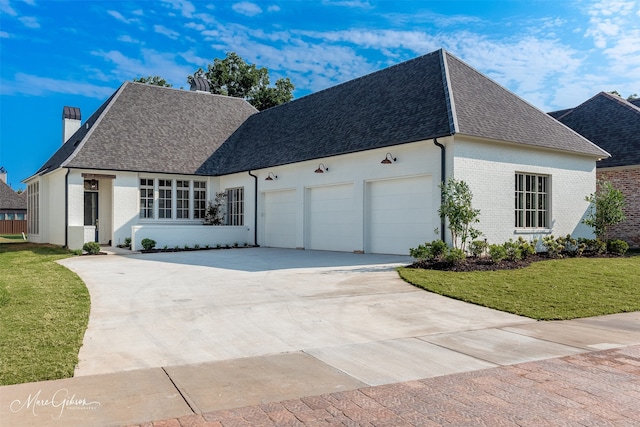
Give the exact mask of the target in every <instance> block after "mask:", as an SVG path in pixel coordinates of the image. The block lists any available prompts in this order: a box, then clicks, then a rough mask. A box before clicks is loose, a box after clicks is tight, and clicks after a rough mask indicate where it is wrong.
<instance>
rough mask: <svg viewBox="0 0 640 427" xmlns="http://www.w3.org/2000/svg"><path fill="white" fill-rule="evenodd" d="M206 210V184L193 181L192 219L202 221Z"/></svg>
mask: <svg viewBox="0 0 640 427" xmlns="http://www.w3.org/2000/svg"><path fill="white" fill-rule="evenodd" d="M206 209H207V183H206V182H205V181H193V218H194V219H204V215H205V211H206Z"/></svg>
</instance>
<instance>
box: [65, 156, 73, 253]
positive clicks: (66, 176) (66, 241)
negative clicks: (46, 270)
mask: <svg viewBox="0 0 640 427" xmlns="http://www.w3.org/2000/svg"><path fill="white" fill-rule="evenodd" d="M69 172H71V169H68V168H67V173H66V174H65V175H64V247H65V248H66V249H69Z"/></svg>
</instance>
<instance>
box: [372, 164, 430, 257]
mask: <svg viewBox="0 0 640 427" xmlns="http://www.w3.org/2000/svg"><path fill="white" fill-rule="evenodd" d="M431 188H432V186H431V177H430V176H427V175H425V176H419V177H411V178H401V179H392V180H385V181H373V182H369V183H368V185H367V198H368V203H367V236H366V239H367V250H368V251H369V252H372V253H390V254H403V255H406V254H408V253H409V248H411V247H416V246H417V245H419V244H421V243H424V242H425V241H427V240H433V239H429V238H430V237H432V236H433V226H432V220H431V215H432V212H431V200H432V198H431V191H432V190H431Z"/></svg>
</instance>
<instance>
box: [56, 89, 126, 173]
mask: <svg viewBox="0 0 640 427" xmlns="http://www.w3.org/2000/svg"><path fill="white" fill-rule="evenodd" d="M134 83H135V82H129V81H125V82H124V83H123V84H122V85H121V86H120V87H119V88H118V90H116V92H115V94H113V95H112V96H111V97H110V98H109V99H107V100H106V101H105V103H106V104H107V105H106V107H105V108H101V107H102V105H101V106H100V108H98V110H97V111H100V109H102V111H101V112H100V114H99V115H98V117H97V118H96V120H95V121H94V122H93V123H92V124H89V121H90V120H91V117H89V118H88V119H87V121H86V122H84V123H83V124H82V126H87V130H88V132H87V133H86V134H85V135H84V136H83V137H82V139H81V140H80V143H79V144H78V145H77V146H75V148H74V150H73V152H72V153H71V154H70V155H69V156H68V157H67V158H66V159H65V160H64V161H63V162H62V163H60V166H59V167H61V168H63V167H65V166H66V165H68V164H69V162H71V161H72V160H73V159H74V158H75V157H76V156H77V155H78V153H79V152H80V150H82V148H83V147H84V145H85V144H86V142H87V141H88V140H89V138H90V137H91V135H93V131H94V129H96V127H97V126H98V125H99V124H100V122H102V119H103V118H104V116H106V115H107V113H108V112H109V110H110V109H111V106H112V105H113V104H114V102H115V101H116V100H117V99H118V97H120V94H122V92H124V89H125V88H126V87H127V85H129V84H134ZM103 105H104V104H103ZM69 140H71V138H69Z"/></svg>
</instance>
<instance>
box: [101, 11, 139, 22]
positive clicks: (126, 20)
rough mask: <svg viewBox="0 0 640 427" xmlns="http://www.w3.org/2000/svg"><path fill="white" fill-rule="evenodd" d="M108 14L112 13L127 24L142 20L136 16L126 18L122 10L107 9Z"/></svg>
mask: <svg viewBox="0 0 640 427" xmlns="http://www.w3.org/2000/svg"><path fill="white" fill-rule="evenodd" d="M107 14H108V15H111V16H112V17H113V18H115V19H117V20H118V21H120V22H123V23H125V24H131V23H134V22H140V21H139V20H138V19H136V18H132V19H127V18H125V17H124V16H123V15H122V14H121V13H120V12H118V11H117V10H107Z"/></svg>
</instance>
